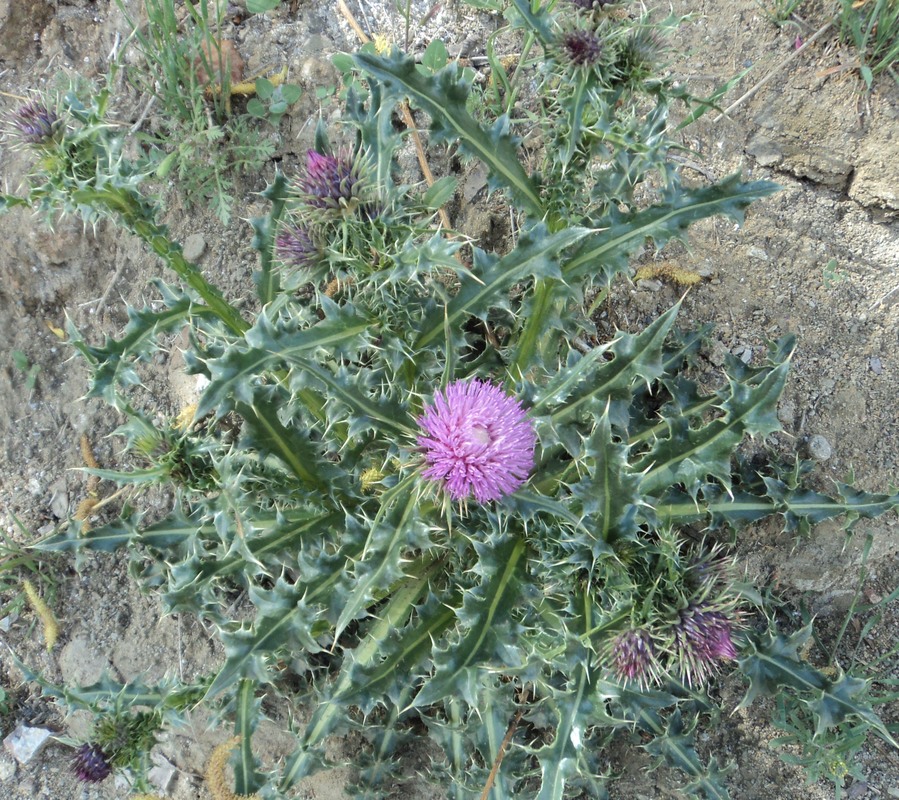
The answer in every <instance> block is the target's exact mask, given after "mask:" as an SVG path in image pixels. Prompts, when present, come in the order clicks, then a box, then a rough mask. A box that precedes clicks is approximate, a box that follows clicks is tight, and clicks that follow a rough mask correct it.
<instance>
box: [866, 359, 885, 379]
mask: <svg viewBox="0 0 899 800" xmlns="http://www.w3.org/2000/svg"><path fill="white" fill-rule="evenodd" d="M868 365H869V366H870V367H871V372H873V373H874V374H875V375H880V373H881V372H883V362H882V361H881V360H880V359H879V358H878V357H877V356H872V357H871V358H869V359H868Z"/></svg>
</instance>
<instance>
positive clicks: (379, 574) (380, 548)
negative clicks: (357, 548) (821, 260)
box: [335, 475, 426, 637]
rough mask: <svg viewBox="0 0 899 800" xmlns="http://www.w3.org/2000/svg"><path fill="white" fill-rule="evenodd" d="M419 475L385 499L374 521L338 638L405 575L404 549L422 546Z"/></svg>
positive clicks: (355, 573) (398, 486) (355, 576)
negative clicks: (403, 563)
mask: <svg viewBox="0 0 899 800" xmlns="http://www.w3.org/2000/svg"><path fill="white" fill-rule="evenodd" d="M417 481H418V476H417V475H412V476H410V477H409V478H406V479H405V480H403V481H402V482H401V483H399V484H397V486H396V487H394V488H393V489H391V490H389V491H388V492H385V494H384V495H383V496H382V504H381V509H380V511H379V513H378V516H377V517H376V518H375V520H374V521H373V522H372V525H371V531H370V533H369V538H368V541H367V542H366V545H365V551H364V553H363V555H362V558H361V559H360V560H359V561H356V562H355V564H354V565H353V570H352V572H353V576H354V579H355V580H354V582H355V587H354V589H353V592H352V593H351V594H350V596H349V597H348V598H347V600H346V603H345V604H344V607H343V610H342V612H341V614H340V618H339V619H338V620H337V631H336V633H335V637H336V636H339V635H340V632H341V631H343V630H344V628H346V626H347V625H348V624H349V623H350V622H351V621H352V620H354V619H356V618H357V617H359V616H360V615H361V614H363V613H364V611H365V608H366V607H367V606H368V605H369V604H370V603H371V602H372V600H373V599H374V598H375V596H376V594H377V593H378V592H379V591H380V590H382V589H383V587H385V586H389V585H390V584H391V583H392V582H393V581H395V580H397V579H398V578H400V577H401V576H402V572H401V571H400V566H399V564H400V553H401V552H402V549H403V548H404V547H420V546H421V545H422V544H423V543H424V539H423V537H424V536H425V532H426V531H425V527H424V524H423V522H422V519H421V515H420V513H419V505H420V503H421V498H420V496H419V493H418V492H417V491H416V489H415V483H416V482H417Z"/></svg>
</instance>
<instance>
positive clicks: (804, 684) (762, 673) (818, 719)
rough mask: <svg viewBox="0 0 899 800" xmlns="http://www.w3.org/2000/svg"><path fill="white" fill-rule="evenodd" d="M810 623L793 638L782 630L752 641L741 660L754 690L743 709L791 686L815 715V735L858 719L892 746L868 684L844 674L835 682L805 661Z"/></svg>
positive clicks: (754, 638)
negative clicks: (801, 651) (802, 655)
mask: <svg viewBox="0 0 899 800" xmlns="http://www.w3.org/2000/svg"><path fill="white" fill-rule="evenodd" d="M811 631H812V627H811V625H808V626H806V627H805V628H802V629H801V630H799V631H797V632H796V633H794V634H792V635H791V636H785V635H783V634H782V633H779V632H778V631H776V630H775V631H772V632H768V633H766V634H764V635H762V636H758V637H756V636H753V637H750V640H749V645H750V647H749V652H748V653H747V654H746V655H745V656H743V657H742V658H740V659H739V664H740V670H741V671H742V672H743V674H744V675H745V676H746V677H747V678H748V679H749V689H748V690H747V691H746V696H745V697H744V698H743V700H742V702H741V703H740V705H739V708H745V707H746V706H748V705H750V704H751V703H752V702H753V700H755V699H756V698H757V697H758V696H759V695H773V694H777V693H778V692H780V691H781V690H782V688H783V687H784V686H788V687H790V688H791V689H793V690H794V691H796V692H798V693H799V696H800V700H801V701H802V702H803V704H804V705H805V706H806V707H807V708H809V710H810V711H812V713H813V714H814V717H815V726H816V735H821V734H822V733H823V732H824V730H825V729H826V728H830V727H833V726H834V725H839V724H840V723H842V722H843V721H845V720H848V719H851V718H852V717H856V718H858V719H860V720H863V721H864V722H866V723H868V724H869V725H870V726H871V727H872V728H873V729H874V730H875V731H876V732H877V734H878V735H879V736H880V737H881V738H882V739H883V740H884V741H886V742H888V743H889V744H891V745H892V746H893V747H896V748H899V742H896V740H895V739H894V738H893V736H892V735H891V734H890V732H889V730H888V729H887V727H886V725H884V723H883V721H882V720H881V719H880V717H878V716H877V715H876V714H875V713H874V712H873V711H872V710H871V704H870V700H869V699H868V698H867V697H866V696H865V694H866V691H865V690H866V688H867V681H865V680H862V679H859V678H854V677H851V676H849V675H845V674H843V673H839V674H838V676H837V678H836V679H835V680H834V679H832V678H830V677H829V676H827V675H825V674H824V673H823V672H820V671H818V670H817V669H815V668H814V667H812V666H811V665H809V664H807V663H805V662H804V661H802V660H801V659H800V657H799V648H801V647H802V646H803V645H804V644H805V643H806V642H807V641H808V639H809V637H810V636H811Z"/></svg>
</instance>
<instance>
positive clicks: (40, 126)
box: [12, 101, 60, 145]
mask: <svg viewBox="0 0 899 800" xmlns="http://www.w3.org/2000/svg"><path fill="white" fill-rule="evenodd" d="M12 124H13V127H14V128H15V129H16V131H17V132H18V134H19V136H20V137H21V139H22V141H23V142H25V144H31V145H42V144H47V143H48V142H50V140H51V139H52V138H53V136H54V135H55V133H56V131H57V130H58V128H59V125H60V121H59V117H58V116H57V115H56V113H55V112H53V111H51V110H50V109H49V108H47V106H45V105H44V104H43V103H38V102H37V101H32V102H30V103H26V104H25V105H24V106H22V107H21V108H20V109H18V110H17V111H16V112H15V113H14V114H13V115H12Z"/></svg>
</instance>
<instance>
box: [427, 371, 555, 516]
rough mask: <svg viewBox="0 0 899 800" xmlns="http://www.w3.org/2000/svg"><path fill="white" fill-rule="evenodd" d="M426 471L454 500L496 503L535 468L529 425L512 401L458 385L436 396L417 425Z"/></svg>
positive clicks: (487, 387) (480, 385) (484, 385)
mask: <svg viewBox="0 0 899 800" xmlns="http://www.w3.org/2000/svg"><path fill="white" fill-rule="evenodd" d="M418 424H419V426H420V427H421V429H422V431H423V433H422V434H421V435H420V436H419V437H418V446H419V447H421V448H422V449H423V450H424V458H425V462H426V463H427V465H428V466H427V469H425V471H424V472H423V473H422V475H423V476H424V477H425V478H427V479H428V480H432V481H439V482H441V483H442V484H443V486H444V488H445V489H446V490H447V491H448V492H449V495H450V497H452V498H453V500H467V499H468V497H470V496H472V495H473V496H474V498H475V500H476V501H477V502H479V503H486V502H489V501H491V500H499V499H501V498H503V497H505V496H506V495H510V494H512V493H513V492H514V491H516V490H517V489H518V488H520V487H521V486H522V484H524V482H525V481H526V480H527V477H528V473H529V472H530V471H531V469H533V467H534V447H535V445H536V442H537V437H536V434H535V433H534V426H533V423H532V422H531V421H530V420H529V419H527V417H526V416H525V412H524V409H522V407H521V404H520V403H519V402H518V400H516V399H515V398H514V397H510V396H509V395H507V394H506V393H505V392H504V391H503V390H502V389H501V388H500V387H499V386H494V385H493V384H492V383H488V382H486V381H481V380H477V379H475V380H471V381H456V382H455V383H451V384H450V385H449V386H447V387H446V389H445V390H444V391H443V392H442V393H440V392H438V393H437V394H436V395H435V396H434V403H433V405H431V406H428V407H426V408H425V412H424V414H422V415H421V417H419V419H418Z"/></svg>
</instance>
